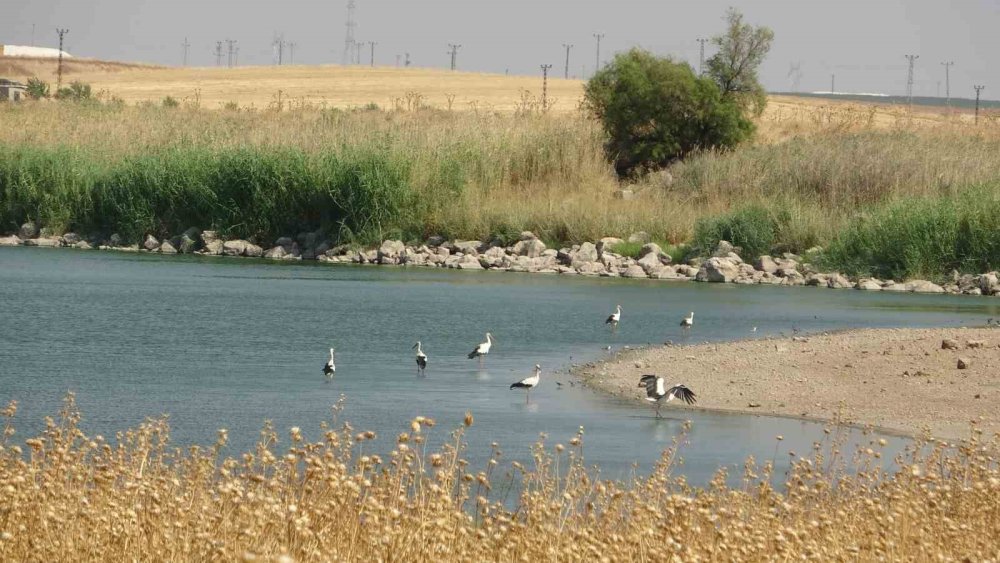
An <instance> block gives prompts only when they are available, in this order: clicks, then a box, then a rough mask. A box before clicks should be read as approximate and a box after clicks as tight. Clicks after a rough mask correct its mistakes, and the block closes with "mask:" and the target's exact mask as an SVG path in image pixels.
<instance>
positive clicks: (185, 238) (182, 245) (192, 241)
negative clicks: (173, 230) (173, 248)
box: [177, 231, 200, 254]
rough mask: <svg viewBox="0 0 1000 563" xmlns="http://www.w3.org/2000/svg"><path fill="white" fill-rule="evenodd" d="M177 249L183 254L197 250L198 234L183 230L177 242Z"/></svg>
mask: <svg viewBox="0 0 1000 563" xmlns="http://www.w3.org/2000/svg"><path fill="white" fill-rule="evenodd" d="M199 234H200V233H199ZM177 250H178V251H180V252H182V253H183V254H190V253H192V252H194V251H195V250H198V235H195V236H191V235H189V234H188V233H187V231H185V232H184V234H183V235H181V239H180V241H178V243H177Z"/></svg>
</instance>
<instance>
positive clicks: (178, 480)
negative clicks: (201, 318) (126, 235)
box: [0, 396, 1000, 562]
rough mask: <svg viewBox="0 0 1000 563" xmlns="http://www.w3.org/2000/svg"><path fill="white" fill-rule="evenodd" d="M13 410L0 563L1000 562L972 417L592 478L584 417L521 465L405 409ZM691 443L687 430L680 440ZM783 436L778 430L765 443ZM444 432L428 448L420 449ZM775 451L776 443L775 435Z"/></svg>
mask: <svg viewBox="0 0 1000 563" xmlns="http://www.w3.org/2000/svg"><path fill="white" fill-rule="evenodd" d="M15 412H16V403H11V404H10V405H9V406H8V407H7V408H6V409H4V410H3V416H4V417H5V429H4V434H3V438H2V439H0V506H2V508H3V510H0V558H2V559H3V560H5V561H66V560H80V559H86V560H101V561H109V562H115V561H136V560H142V561H148V560H158V561H205V560H226V561H232V560H243V561H274V560H283V561H328V560H337V561H483V560H501V561H556V560H558V561H584V560H586V561H624V560H636V561H673V560H676V561H705V560H771V559H799V558H805V559H812V560H824V561H871V560H887V561H888V560H892V561H899V560H931V559H933V560H965V561H985V560H989V559H991V558H995V557H996V555H997V552H998V544H997V538H998V537H1000V503H998V502H997V498H998V496H1000V452H998V446H1000V438H998V437H993V438H988V437H983V436H981V431H979V430H978V429H977V428H976V427H975V424H973V431H972V433H971V437H970V439H969V440H968V441H966V442H964V443H962V444H960V445H959V446H957V447H952V446H947V445H945V444H944V443H938V442H927V441H920V440H918V441H917V442H916V443H915V444H914V445H913V446H912V447H910V448H908V450H907V451H906V452H905V453H903V454H900V455H899V456H898V457H897V458H896V460H895V463H896V466H895V468H894V469H885V468H884V462H885V461H887V460H885V459H883V453H884V446H885V441H884V440H877V439H874V438H871V439H870V440H869V441H868V443H865V444H862V445H860V446H859V447H858V449H857V450H856V451H851V450H849V449H846V448H845V447H844V443H843V441H842V440H840V439H838V438H836V436H837V432H836V430H835V429H831V432H832V434H831V436H833V437H832V438H831V439H829V440H826V441H823V442H821V443H817V444H816V446H815V448H814V450H813V451H811V452H800V453H794V452H784V451H781V452H779V450H778V448H777V447H776V449H775V452H776V453H775V455H776V456H777V455H783V456H784V455H787V456H789V458H790V460H791V462H792V463H791V468H790V469H789V470H788V472H787V474H786V475H784V477H783V478H779V479H777V481H778V482H780V483H781V485H780V486H777V487H776V486H774V485H773V484H772V483H773V482H774V479H773V477H774V475H773V473H774V471H775V469H774V461H773V460H768V461H763V462H759V461H757V460H754V459H748V460H747V461H746V463H745V464H744V466H743V470H742V473H741V474H740V475H738V476H737V478H738V482H739V485H737V486H729V485H727V482H729V478H728V474H727V470H726V469H719V471H718V473H717V475H716V477H715V478H714V479H713V480H712V482H711V483H710V484H709V485H708V486H707V487H706V488H693V487H691V486H689V485H688V484H687V483H686V482H685V480H684V478H683V477H682V476H680V475H678V474H677V470H678V466H679V464H680V463H681V460H682V456H683V445H684V444H685V443H686V441H687V440H688V439H689V437H688V436H687V435H686V434H682V435H680V436H678V437H677V438H676V439H675V441H674V445H673V446H672V447H670V448H668V449H666V450H665V451H664V452H663V455H662V457H661V459H660V461H659V463H658V464H657V465H656V466H655V467H653V468H649V473H648V476H636V477H634V478H633V479H631V480H629V481H627V482H620V481H611V480H607V479H604V478H602V477H601V474H600V472H599V470H598V469H597V468H588V467H587V466H586V464H585V461H584V457H583V443H584V430H583V428H581V429H580V431H579V432H578V433H577V434H576V435H575V436H570V437H568V438H569V440H568V441H567V442H566V443H565V444H562V443H557V444H551V443H550V442H548V441H546V440H545V439H544V438H543V439H540V440H539V442H538V443H537V444H536V445H535V446H534V447H533V449H532V456H531V460H530V461H528V462H527V463H524V464H521V463H517V462H508V461H506V459H505V457H504V455H503V452H502V450H501V449H500V446H499V445H496V444H494V445H493V446H492V455H491V457H490V460H489V462H488V463H487V464H486V466H485V467H482V468H477V467H472V466H471V465H470V464H469V462H467V461H466V460H465V459H464V457H463V452H464V450H465V448H466V447H467V445H466V443H465V440H464V438H463V435H464V428H465V427H466V426H468V425H471V424H473V419H472V415H471V414H467V415H466V419H465V421H464V424H463V425H460V426H459V429H458V430H456V431H454V432H453V433H451V435H450V436H447V435H440V434H438V433H437V431H436V426H437V425H436V424H435V421H433V420H430V419H426V418H423V417H417V418H416V419H414V420H413V421H412V423H411V425H410V427H409V428H406V429H405V430H404V431H403V432H402V433H400V434H399V435H398V436H395V437H392V438H389V439H384V438H382V439H381V440H380V438H379V437H378V436H376V435H375V434H374V433H372V432H369V431H364V430H358V429H355V428H352V427H351V426H350V424H348V423H346V422H343V421H339V420H337V416H338V413H339V410H338V409H337V408H335V409H334V413H333V419H332V420H331V421H330V422H328V423H325V424H323V425H322V427H321V428H320V429H319V432H318V434H316V436H317V438H316V439H313V440H310V439H307V438H306V437H305V435H304V433H303V431H302V430H300V429H299V428H291V429H290V430H288V431H287V434H285V432H284V431H281V432H280V433H279V431H278V430H277V429H275V428H273V427H272V426H270V425H269V424H267V425H265V426H264V429H263V430H262V432H261V435H260V436H261V437H260V441H259V443H258V444H257V446H256V448H254V449H253V450H252V451H247V452H243V453H240V454H238V455H237V456H235V457H232V456H228V455H226V441H227V432H226V431H225V430H219V433H218V440H217V442H216V443H215V444H214V445H212V446H209V447H199V446H191V447H187V446H179V445H178V446H175V445H173V444H172V443H171V442H170V433H169V427H168V425H167V423H166V421H165V420H163V419H158V420H149V421H147V422H146V423H144V424H142V425H140V426H139V427H138V428H136V429H132V430H127V431H123V432H120V433H118V435H117V437H116V438H115V439H107V438H104V437H101V436H91V435H88V434H86V433H85V432H84V431H83V430H82V429H81V428H80V425H79V422H80V418H81V417H80V413H79V412H78V411H77V409H76V407H75V405H74V402H73V398H72V396H70V397H69V398H68V399H67V401H66V405H65V408H64V410H63V411H62V413H61V414H60V415H59V416H58V417H54V418H49V419H47V421H46V428H45V430H44V431H43V432H42V433H41V434H40V435H38V436H35V437H31V438H29V439H27V440H24V442H23V443H16V441H15V440H14V439H13V436H14V426H13V417H14V415H15ZM690 439H693V438H690ZM779 440H780V438H779ZM434 444H439V445H434ZM776 444H780V441H779V442H776Z"/></svg>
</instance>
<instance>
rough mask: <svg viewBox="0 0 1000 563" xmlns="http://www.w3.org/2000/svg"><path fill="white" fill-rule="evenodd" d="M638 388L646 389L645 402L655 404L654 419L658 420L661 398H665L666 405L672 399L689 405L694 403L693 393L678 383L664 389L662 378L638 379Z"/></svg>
mask: <svg viewBox="0 0 1000 563" xmlns="http://www.w3.org/2000/svg"><path fill="white" fill-rule="evenodd" d="M639 387H645V388H646V400H647V401H649V402H651V403H656V418H660V401H661V400H662V399H663V398H666V399H667V402H668V403H669V402H670V401H673V400H674V399H680V400H682V401H684V402H685V403H687V404H689V405H693V404H694V402H695V396H694V393H693V392H692V391H691V390H690V389H688V388H687V387H685V386H684V385H681V384H679V383H678V384H677V385H674V386H673V387H671V388H670V389H666V385H665V384H664V383H663V378H662V377H657V376H655V375H644V376H642V377H641V378H640V379H639Z"/></svg>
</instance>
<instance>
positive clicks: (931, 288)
mask: <svg viewBox="0 0 1000 563" xmlns="http://www.w3.org/2000/svg"><path fill="white" fill-rule="evenodd" d="M906 288H907V289H908V290H910V291H912V292H914V293H944V288H943V287H941V286H940V285H938V284H936V283H933V282H929V281H927V280H910V281H908V282H906Z"/></svg>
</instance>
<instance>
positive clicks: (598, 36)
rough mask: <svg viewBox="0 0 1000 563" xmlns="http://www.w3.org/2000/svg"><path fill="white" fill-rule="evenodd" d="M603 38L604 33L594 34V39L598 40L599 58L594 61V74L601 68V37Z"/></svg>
mask: <svg viewBox="0 0 1000 563" xmlns="http://www.w3.org/2000/svg"><path fill="white" fill-rule="evenodd" d="M603 38H604V34H603V33H595V34H594V39H596V40H597V60H596V62H595V63H594V74H597V71H599V70H601V39H603Z"/></svg>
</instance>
